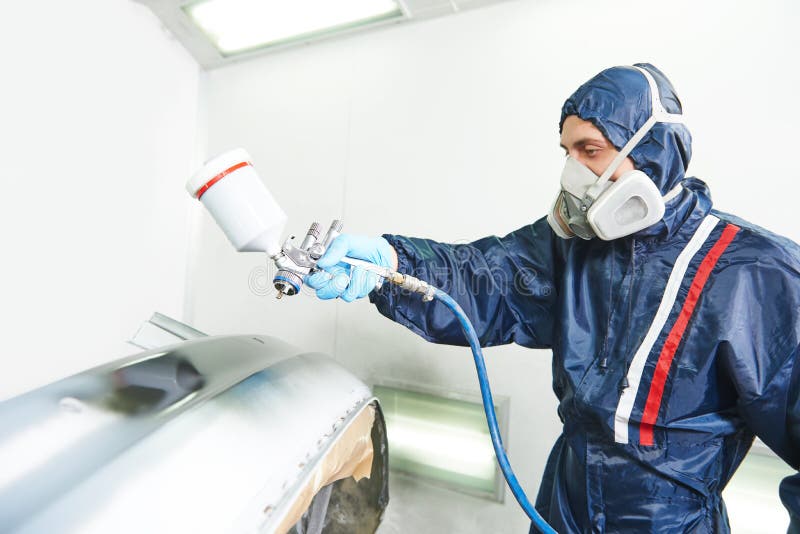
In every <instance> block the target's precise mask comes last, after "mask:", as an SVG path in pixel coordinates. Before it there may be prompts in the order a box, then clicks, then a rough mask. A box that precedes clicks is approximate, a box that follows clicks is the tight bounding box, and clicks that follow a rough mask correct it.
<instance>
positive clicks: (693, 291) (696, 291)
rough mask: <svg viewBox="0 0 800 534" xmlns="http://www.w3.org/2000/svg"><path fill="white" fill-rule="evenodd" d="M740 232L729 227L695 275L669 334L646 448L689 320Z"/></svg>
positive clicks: (650, 400) (646, 416) (642, 428)
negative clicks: (710, 278) (717, 265)
mask: <svg viewBox="0 0 800 534" xmlns="http://www.w3.org/2000/svg"><path fill="white" fill-rule="evenodd" d="M738 231H739V227H738V226H736V225H733V224H728V225H727V226H726V227H725V229H724V230H723V231H722V235H721V236H720V237H719V239H718V240H717V242H716V243H714V246H713V247H711V250H709V251H708V254H706V257H705V258H703V261H702V263H701V264H700V267H699V268H698V269H697V273H696V274H695V275H694V279H693V280H692V285H691V286H690V287H689V293H688V294H687V295H686V300H685V301H684V303H683V308H681V313H680V315H678V320H677V321H675V324H674V325H673V326H672V330H670V331H669V335H668V336H667V340H666V341H665V342H664V347H663V348H662V349H661V354H660V355H659V356H658V363H657V364H656V370H655V373H654V374H653V381H652V382H651V383H650V392H649V393H648V394H647V403H646V404H645V406H644V413H643V414H642V422H641V423H640V425H639V443H641V444H642V445H645V446H651V445H653V426H654V425H655V422H656V419H657V418H658V412H659V410H660V409H661V400H662V396H663V394H664V385H665V384H666V382H667V376H668V375H669V369H670V366H671V365H672V359H673V358H674V357H675V352H676V351H677V350H678V346H679V345H680V343H681V339H682V338H683V333H684V332H685V331H686V326H687V325H688V324H689V319H690V318H691V317H692V313H693V312H694V307H695V305H697V301H698V299H699V298H700V293H702V292H703V287H704V286H705V285H706V281H707V280H708V277H709V276H710V275H711V271H712V270H713V269H714V266H715V265H716V264H717V260H719V258H720V256H722V253H723V252H725V249H726V248H728V245H729V244H730V242H731V241H732V240H733V238H734V236H735V235H736V233H737V232H738Z"/></svg>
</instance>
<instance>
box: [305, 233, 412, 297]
mask: <svg viewBox="0 0 800 534" xmlns="http://www.w3.org/2000/svg"><path fill="white" fill-rule="evenodd" d="M345 256H347V257H349V258H356V259H359V260H364V261H368V262H370V263H374V264H376V265H380V266H381V267H387V268H390V269H394V268H396V266H395V265H394V262H395V259H394V258H395V252H394V249H392V246H391V245H390V244H389V242H388V241H386V240H385V239H384V238H382V237H365V236H360V235H350V234H342V235H340V236H338V237H337V238H336V239H334V240H333V242H332V243H331V244H330V246H329V247H328V250H326V251H325V254H323V255H322V257H321V258H320V259H319V260H318V261H317V267H319V268H320V269H324V270H323V271H318V272H316V273H314V274H311V275H309V276H306V279H305V282H306V284H307V285H308V286H309V287H311V288H313V289H316V290H317V296H318V297H319V298H321V299H324V300H327V299H335V298H337V297H341V299H342V300H343V301H345V302H353V301H354V300H356V299H360V298H362V297H366V296H367V295H369V293H370V291H372V290H373V289H375V286H376V285H377V284H378V281H379V277H378V275H377V274H375V273H373V272H370V271H367V270H366V269H363V268H361V267H355V266H352V265H349V264H347V263H344V262H342V261H341V259H342V258H344V257H345Z"/></svg>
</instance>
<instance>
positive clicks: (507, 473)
mask: <svg viewBox="0 0 800 534" xmlns="http://www.w3.org/2000/svg"><path fill="white" fill-rule="evenodd" d="M348 262H349V258H348ZM384 276H385V277H386V279H387V280H389V281H390V282H392V283H393V284H396V285H398V286H400V287H401V288H403V289H407V290H410V291H412V292H415V293H420V294H422V295H423V297H422V300H423V301H430V300H438V301H439V302H441V303H442V304H444V305H445V306H447V308H448V309H449V310H450V311H452V312H453V315H455V316H456V318H457V319H458V322H459V324H460V325H461V329H462V330H463V331H464V335H465V336H466V338H467V342H468V343H469V347H470V349H472V357H473V358H474V360H475V369H476V370H477V372H478V384H479V385H480V389H481V398H482V399H483V411H484V412H485V413H486V423H487V424H488V425H489V434H490V436H491V438H492V447H494V454H495V456H496V457H497V463H498V464H499V465H500V470H501V471H502V472H503V476H504V477H505V479H506V482H507V483H508V487H509V488H510V489H511V493H513V494H514V498H515V499H517V502H518V503H519V505H520V506H521V507H522V509H523V510H524V511H525V513H526V514H527V516H528V517H529V518H530V519H531V521H532V522H533V524H534V526H536V528H537V529H538V530H539V532H541V533H542V534H556V531H555V530H554V529H553V527H551V526H550V525H548V524H547V521H545V520H544V518H542V516H541V515H539V512H537V511H536V508H534V507H533V505H532V504H531V502H530V501H529V500H528V496H527V495H525V491H524V490H523V489H522V486H521V485H520V483H519V480H517V476H516V475H515V474H514V470H513V469H511V463H510V462H509V461H508V455H507V454H506V450H505V448H504V447H503V440H502V438H501V437H500V429H499V427H498V424H497V416H496V415H495V413H494V400H493V399H492V390H491V388H490V387H489V375H488V374H487V372H486V362H485V361H484V359H483V350H481V344H480V341H479V340H478V334H477V333H476V332H475V328H474V327H473V326H472V323H471V322H470V320H469V318H468V317H467V314H466V313H464V310H463V309H462V308H461V306H460V305H459V304H458V302H456V301H455V300H454V299H453V297H451V296H450V295H448V294H447V293H445V292H444V291H442V290H441V289H439V288H437V287H433V286H431V285H430V284H428V283H427V282H423V281H422V280H419V279H417V278H414V277H412V276H409V275H405V274H401V273H396V272H391V273H387V275H384Z"/></svg>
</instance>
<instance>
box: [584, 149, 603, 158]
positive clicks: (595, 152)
mask: <svg viewBox="0 0 800 534" xmlns="http://www.w3.org/2000/svg"><path fill="white" fill-rule="evenodd" d="M598 152H600V149H599V148H587V149H586V155H587V156H589V157H591V156H594V155H595V154H597V153H598Z"/></svg>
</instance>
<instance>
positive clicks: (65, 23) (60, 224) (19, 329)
mask: <svg viewBox="0 0 800 534" xmlns="http://www.w3.org/2000/svg"><path fill="white" fill-rule="evenodd" d="M6 7H7V9H4V13H3V15H2V16H0V48H2V50H3V62H2V66H1V67H0V69H1V70H2V80H3V81H2V87H1V88H0V117H1V118H2V119H0V120H1V121H2V127H1V128H0V147H2V148H1V149H0V153H2V168H1V169H0V181H1V182H2V208H1V209H0V235H1V236H2V237H0V241H1V242H2V247H3V252H2V267H0V272H2V276H1V277H0V295H2V299H3V305H2V306H0V310H2V311H0V313H2V322H0V325H1V326H0V332H2V349H0V368H2V370H3V371H2V373H0V398H6V397H9V396H13V395H14V394H18V393H21V392H23V391H26V390H28V389H31V388H33V387H36V386H38V385H42V384H45V383H48V382H51V381H53V380H56V379H58V378H61V377H63V376H67V375H70V374H73V373H75V372H78V371H80V370H83V369H86V368H88V367H91V366H94V365H97V364H99V363H101V362H105V361H108V360H111V359H114V358H117V357H119V356H121V355H122V354H123V353H124V352H125V351H126V350H130V349H129V348H126V346H125V344H124V342H125V340H127V339H128V338H129V337H130V336H131V335H132V334H133V333H134V332H135V331H136V329H137V328H138V326H139V325H140V324H141V323H142V321H144V320H145V319H147V318H148V317H149V316H150V314H151V313H152V312H153V311H154V310H160V311H162V312H164V313H167V314H171V315H173V316H176V317H180V316H181V315H182V313H183V299H184V293H185V287H184V286H185V280H186V257H187V243H188V230H189V206H190V204H191V199H189V198H188V196H187V195H186V193H185V192H184V191H183V183H184V181H185V179H186V176H187V173H189V172H191V170H192V168H193V167H194V165H195V164H196V161H195V160H194V154H195V152H196V148H195V143H196V133H197V131H198V129H197V105H198V96H197V95H198V76H199V74H198V73H199V69H198V67H197V64H196V63H195V61H194V60H193V59H192V58H191V56H189V55H188V53H187V52H186V51H185V50H184V49H183V48H182V47H181V46H180V44H178V43H177V42H175V41H173V40H172V39H171V38H170V37H169V36H168V35H167V34H166V33H164V31H163V30H162V29H161V25H160V23H159V21H158V19H156V18H155V17H154V16H153V15H152V13H151V12H150V11H149V10H148V9H147V8H145V7H144V6H142V5H140V4H137V3H134V2H130V1H128V0H84V1H81V2H60V1H57V0H45V1H43V2H14V3H13V5H9V6H6Z"/></svg>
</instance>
